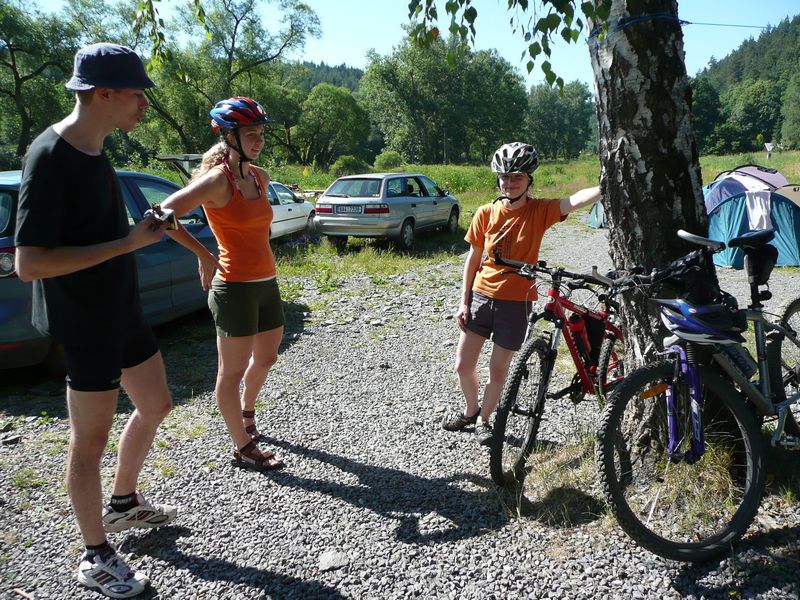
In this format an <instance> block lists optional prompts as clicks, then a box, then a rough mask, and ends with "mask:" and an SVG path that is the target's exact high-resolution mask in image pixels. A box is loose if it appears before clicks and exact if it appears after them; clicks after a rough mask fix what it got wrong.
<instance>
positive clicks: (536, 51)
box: [528, 42, 542, 58]
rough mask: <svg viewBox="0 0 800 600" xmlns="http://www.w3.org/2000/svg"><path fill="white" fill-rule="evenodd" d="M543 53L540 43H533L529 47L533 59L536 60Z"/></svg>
mask: <svg viewBox="0 0 800 600" xmlns="http://www.w3.org/2000/svg"><path fill="white" fill-rule="evenodd" d="M541 53H542V47H541V46H540V45H539V42H533V43H532V44H531V45H530V46H528V54H530V55H531V58H536V57H537V56H539V55H540V54H541Z"/></svg>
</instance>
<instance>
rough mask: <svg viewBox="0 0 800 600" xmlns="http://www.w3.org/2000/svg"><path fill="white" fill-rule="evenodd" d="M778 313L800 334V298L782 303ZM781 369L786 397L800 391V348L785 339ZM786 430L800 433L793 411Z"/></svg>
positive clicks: (781, 320)
mask: <svg viewBox="0 0 800 600" xmlns="http://www.w3.org/2000/svg"><path fill="white" fill-rule="evenodd" d="M778 314H779V315H780V317H779V322H780V323H781V324H782V325H783V326H784V327H785V328H786V329H788V330H790V331H792V332H794V335H795V336H798V335H800V298H795V299H794V300H791V301H789V302H785V303H784V304H782V305H781V307H780V308H779V309H778ZM781 371H782V375H783V384H784V393H785V395H786V397H787V398H789V397H791V396H792V394H796V393H797V392H800V348H798V347H797V346H795V345H794V344H792V343H787V342H786V341H785V340H784V342H783V344H781ZM785 431H786V433H788V434H790V435H800V425H798V423H797V417H795V415H794V414H793V413H792V412H791V411H789V413H788V414H787V418H786V426H785Z"/></svg>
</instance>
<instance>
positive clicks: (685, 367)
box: [665, 345, 705, 464]
mask: <svg viewBox="0 0 800 600" xmlns="http://www.w3.org/2000/svg"><path fill="white" fill-rule="evenodd" d="M665 354H672V355H673V356H674V357H675V363H674V365H675V371H674V373H673V375H672V381H670V382H669V383H668V384H667V389H666V391H665V395H666V402H667V426H668V429H669V446H668V448H667V456H668V457H669V459H670V460H671V461H672V462H673V463H679V462H682V461H685V462H687V463H689V464H691V463H694V462H697V461H698V460H700V458H701V457H702V456H703V453H704V452H705V440H704V438H703V423H702V411H703V398H702V393H701V387H700V373H699V372H698V369H697V365H695V364H692V362H693V361H690V360H689V359H688V357H687V353H686V349H685V348H684V347H683V346H678V345H674V346H670V347H669V348H668V349H667V350H666V352H665ZM683 383H685V385H683ZM676 384H678V390H680V391H679V392H678V395H679V396H680V395H683V394H685V393H686V390H687V388H688V391H689V400H690V408H691V421H692V425H691V426H692V433H691V439H690V446H689V449H687V450H686V451H685V452H681V449H680V448H681V442H682V441H683V439H684V436H685V434H686V433H687V432H684V431H682V427H685V425H682V423H681V421H680V417H681V416H682V413H683V412H685V411H682V410H681V407H682V406H683V407H685V400H686V399H685V398H682V397H678V398H676V389H675V385H676ZM684 424H685V421H684Z"/></svg>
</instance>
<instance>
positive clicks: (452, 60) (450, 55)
mask: <svg viewBox="0 0 800 600" xmlns="http://www.w3.org/2000/svg"><path fill="white" fill-rule="evenodd" d="M447 64H448V65H449V66H450V68H451V69H455V68H456V53H455V52H453V51H452V50H448V52H447Z"/></svg>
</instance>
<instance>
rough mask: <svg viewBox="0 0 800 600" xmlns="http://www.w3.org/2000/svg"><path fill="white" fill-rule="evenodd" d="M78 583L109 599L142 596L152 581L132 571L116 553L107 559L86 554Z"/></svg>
mask: <svg viewBox="0 0 800 600" xmlns="http://www.w3.org/2000/svg"><path fill="white" fill-rule="evenodd" d="M78 582H79V583H81V584H82V585H85V586H86V587H88V588H91V589H93V590H97V591H98V592H100V593H101V594H104V595H106V596H108V597H109V598H131V597H133V596H138V595H139V594H141V593H142V592H143V591H144V588H145V587H146V586H147V584H148V583H150V580H149V579H148V578H147V576H146V575H143V574H141V573H135V572H134V571H132V570H131V568H130V567H129V566H128V565H127V564H125V561H124V560H122V558H121V557H120V555H119V554H117V553H116V552H114V553H113V554H111V555H109V556H107V557H106V558H105V559H102V558H100V556H99V555H97V554H96V555H94V556H86V555H85V554H84V555H83V557H82V558H81V564H80V565H79V566H78Z"/></svg>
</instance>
